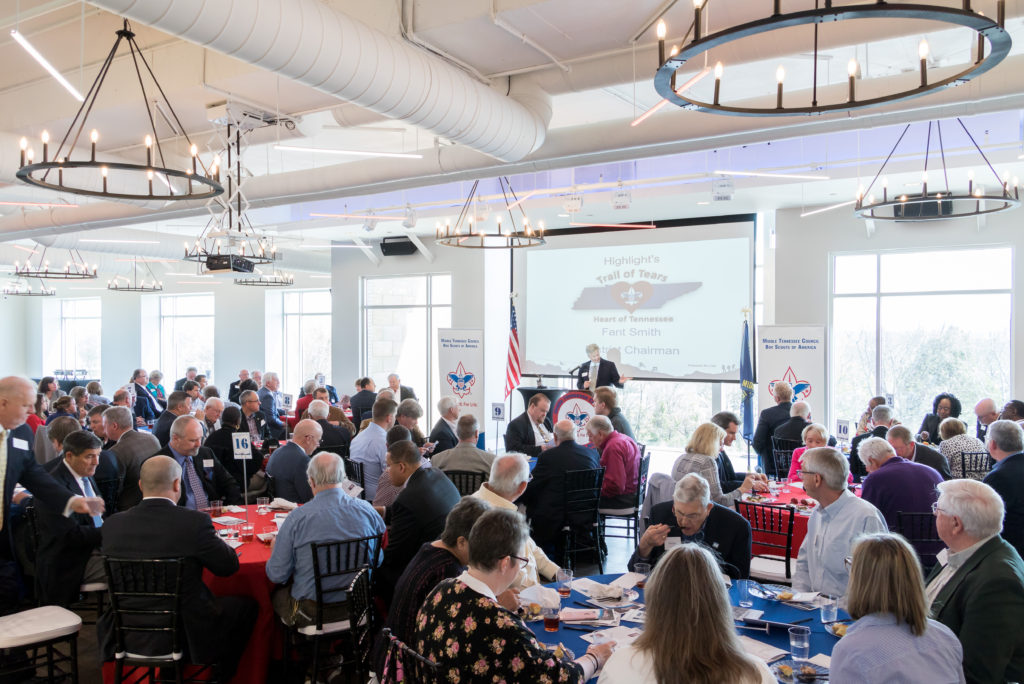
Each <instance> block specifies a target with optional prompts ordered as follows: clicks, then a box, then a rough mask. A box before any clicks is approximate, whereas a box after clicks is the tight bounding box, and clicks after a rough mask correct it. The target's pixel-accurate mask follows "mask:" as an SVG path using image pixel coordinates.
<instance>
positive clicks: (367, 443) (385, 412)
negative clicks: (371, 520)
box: [349, 399, 398, 501]
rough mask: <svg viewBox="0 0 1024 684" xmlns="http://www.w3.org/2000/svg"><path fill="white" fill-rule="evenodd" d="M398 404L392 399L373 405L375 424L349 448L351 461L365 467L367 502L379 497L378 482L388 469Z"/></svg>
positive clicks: (358, 436)
mask: <svg viewBox="0 0 1024 684" xmlns="http://www.w3.org/2000/svg"><path fill="white" fill-rule="evenodd" d="M396 410H398V404H396V403H395V402H393V401H392V400H390V399H380V400H379V401H377V402H375V403H374V404H373V422H371V423H370V424H369V425H368V426H366V429H365V430H362V431H360V433H359V434H358V435H356V436H355V438H353V440H352V444H351V445H350V446H349V460H350V461H352V462H353V463H361V464H362V466H363V486H364V487H365V489H366V495H365V496H366V500H367V501H373V497H374V496H376V495H377V480H379V479H380V476H381V474H382V473H383V472H384V469H385V468H386V467H387V463H386V459H385V456H386V454H387V451H388V450H387V441H386V440H387V434H388V430H390V429H391V426H393V425H394V424H395V411H396Z"/></svg>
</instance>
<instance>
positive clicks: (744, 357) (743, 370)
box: [740, 321, 754, 442]
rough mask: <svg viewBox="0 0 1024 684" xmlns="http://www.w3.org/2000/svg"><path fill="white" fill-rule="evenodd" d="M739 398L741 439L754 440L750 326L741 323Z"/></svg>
mask: <svg viewBox="0 0 1024 684" xmlns="http://www.w3.org/2000/svg"><path fill="white" fill-rule="evenodd" d="M740 397H741V402H742V404H743V415H742V416H741V420H742V421H743V439H745V440H747V441H748V442H750V441H752V440H753V439H754V371H753V369H752V368H751V366H750V324H749V323H747V321H743V344H742V346H741V348H740Z"/></svg>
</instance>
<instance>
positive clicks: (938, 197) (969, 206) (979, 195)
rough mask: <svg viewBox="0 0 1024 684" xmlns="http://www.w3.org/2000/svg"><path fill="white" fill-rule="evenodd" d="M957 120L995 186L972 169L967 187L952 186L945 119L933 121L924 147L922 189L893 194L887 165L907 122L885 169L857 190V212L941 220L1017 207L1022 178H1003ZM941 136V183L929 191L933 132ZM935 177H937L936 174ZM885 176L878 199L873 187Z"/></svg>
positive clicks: (868, 215)
mask: <svg viewBox="0 0 1024 684" xmlns="http://www.w3.org/2000/svg"><path fill="white" fill-rule="evenodd" d="M956 121H957V123H958V124H960V127H961V128H962V129H963V132H964V133H965V134H966V135H967V138H968V139H969V140H970V141H971V145H972V146H973V147H974V149H975V151H977V153H978V156H980V157H981V161H983V162H984V164H983V166H982V169H983V171H984V170H987V171H988V172H991V174H992V181H991V185H988V186H986V185H985V184H984V183H981V182H976V181H975V177H974V171H973V170H972V171H968V175H967V189H966V190H963V189H962V188H961V189H960V190H959V191H958V190H955V189H951V188H950V183H949V171H948V169H947V168H946V149H945V145H944V144H943V139H942V122H940V121H934V122H932V121H929V122H928V133H927V137H926V139H925V148H924V171H923V172H922V174H921V189H920V192H910V193H900V194H896V193H892V194H890V193H889V184H888V181H887V179H886V178H885V176H883V175H882V174H883V173H884V172H885V167H886V166H887V165H888V163H889V161H890V160H891V159H892V158H893V156H894V155H895V154H896V151H897V149H899V146H900V143H901V142H903V138H904V137H905V136H906V135H907V131H908V130H910V126H911V124H907V125H906V126H905V127H904V129H903V132H902V133H901V134H900V137H899V138H898V139H897V140H896V144H895V145H893V147H892V150H891V151H890V152H889V155H888V156H887V157H886V158H885V161H884V162H883V163H882V166H881V168H880V169H879V170H878V173H876V174H875V177H874V178H872V179H871V183H870V184H869V185H868V187H867V189H866V190H862V191H859V192H858V193H857V202H856V209H855V210H856V212H857V215H858V216H860V217H861V218H863V219H869V220H870V219H878V220H882V221H938V220H943V219H955V218H970V217H977V216H984V215H986V214H995V213H997V212H1001V211H1007V210H1009V209H1016V208H1017V207H1019V206H1020V188H1019V187H1018V179H1017V178H1012V179H1011V178H1010V177H1009V176H1006V177H1004V178H1000V177H999V174H998V173H996V170H995V168H993V166H992V162H990V161H989V160H988V157H986V156H985V153H984V152H982V150H981V148H980V147H979V146H978V143H977V142H976V141H975V140H974V136H973V135H971V132H970V131H969V130H967V126H965V125H964V122H963V121H961V120H960V118H959V117H957V120H956ZM933 132H934V133H935V137H936V138H937V139H938V144H937V147H938V150H937V151H938V153H939V155H938V156H939V159H940V164H941V175H939V181H940V182H938V183H936V182H933V183H932V188H931V190H930V191H929V189H928V181H929V170H928V162H929V159H930V156H931V152H932V133H933ZM933 177H934V176H933ZM879 178H881V183H880V184H881V186H882V188H881V198H877V197H876V196H875V195H874V194H873V193H872V189H873V188H874V187H875V183H876V182H878V181H879Z"/></svg>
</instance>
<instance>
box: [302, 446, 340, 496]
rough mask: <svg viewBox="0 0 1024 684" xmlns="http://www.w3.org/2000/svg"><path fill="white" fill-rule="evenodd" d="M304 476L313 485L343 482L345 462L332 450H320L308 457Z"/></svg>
mask: <svg viewBox="0 0 1024 684" xmlns="http://www.w3.org/2000/svg"><path fill="white" fill-rule="evenodd" d="M306 477H307V478H309V481H310V482H312V483H313V486H314V487H328V486H330V485H337V484H344V483H345V482H346V481H347V480H346V478H345V462H344V461H342V460H341V456H339V455H338V454H336V453H334V452H332V451H321V452H320V453H319V454H317V455H316V456H314V457H313V458H311V459H309V465H308V466H306Z"/></svg>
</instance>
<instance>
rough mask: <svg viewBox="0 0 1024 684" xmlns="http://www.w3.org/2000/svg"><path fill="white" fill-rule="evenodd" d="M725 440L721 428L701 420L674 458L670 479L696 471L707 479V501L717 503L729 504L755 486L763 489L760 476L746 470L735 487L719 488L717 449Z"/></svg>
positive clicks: (764, 486)
mask: <svg viewBox="0 0 1024 684" xmlns="http://www.w3.org/2000/svg"><path fill="white" fill-rule="evenodd" d="M724 442H725V430H723V429H722V428H720V427H718V426H717V425H715V424H714V423H704V424H703V425H700V426H698V427H697V429H696V430H694V431H693V435H692V436H691V437H690V441H689V443H687V445H686V452H685V453H684V454H682V455H681V456H680V457H679V458H677V459H676V462H675V465H673V466H672V479H674V480H675V481H676V482H678V481H679V480H680V479H681V478H682V477H683V475H685V474H686V473H697V474H698V475H700V476H702V477H703V478H704V479H705V480H707V481H708V484H709V485H710V487H711V500H712V501H714V502H715V503H717V504H721V505H723V506H728V507H731V506H732V505H733V502H735V501H737V500H738V499H739V498H740V496H741V495H743V494H747V493H749V492H751V491H753V490H755V489H758V490H764V489H767V488H768V487H767V485H765V484H764V483H763V482H761V479H762V478H763V477H764V476H763V475H758V474H757V473H748V474H747V476H746V478H744V480H743V484H741V485H740V486H739V487H738V488H736V489H734V490H732V491H731V492H729V493H725V492H723V491H722V483H721V482H719V481H718V452H719V451H721V450H722V444H723V443H724Z"/></svg>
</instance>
